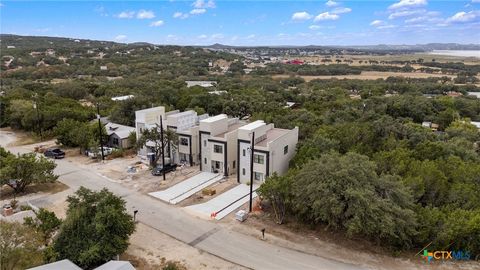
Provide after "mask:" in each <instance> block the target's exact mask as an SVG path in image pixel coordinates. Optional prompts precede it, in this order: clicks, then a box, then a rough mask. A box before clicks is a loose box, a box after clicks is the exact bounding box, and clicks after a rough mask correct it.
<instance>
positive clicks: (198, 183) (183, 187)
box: [148, 172, 223, 204]
mask: <svg viewBox="0 0 480 270" xmlns="http://www.w3.org/2000/svg"><path fill="white" fill-rule="evenodd" d="M222 178H223V176H222V175H220V174H218V173H210V172H201V173H199V174H196V175H194V176H192V177H190V178H188V179H186V180H184V181H182V182H180V183H178V184H176V185H174V186H172V187H169V188H167V189H165V190H162V191H156V192H151V193H148V195H150V196H152V197H155V198H158V199H160V200H162V201H165V202H168V203H171V204H177V203H179V202H181V201H183V200H185V199H186V198H188V197H190V196H192V195H193V194H195V193H197V192H199V191H200V190H202V189H204V188H206V187H208V186H210V185H212V184H213V183H215V182H218V181H220V180H221V179H222Z"/></svg>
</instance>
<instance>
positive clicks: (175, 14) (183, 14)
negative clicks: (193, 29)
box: [173, 12, 189, 19]
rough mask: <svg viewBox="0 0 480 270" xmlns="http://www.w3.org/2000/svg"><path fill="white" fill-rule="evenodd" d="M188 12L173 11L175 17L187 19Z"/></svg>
mask: <svg viewBox="0 0 480 270" xmlns="http://www.w3.org/2000/svg"><path fill="white" fill-rule="evenodd" d="M188 16H189V15H188V13H182V12H175V13H173V18H176V19H186V18H188Z"/></svg>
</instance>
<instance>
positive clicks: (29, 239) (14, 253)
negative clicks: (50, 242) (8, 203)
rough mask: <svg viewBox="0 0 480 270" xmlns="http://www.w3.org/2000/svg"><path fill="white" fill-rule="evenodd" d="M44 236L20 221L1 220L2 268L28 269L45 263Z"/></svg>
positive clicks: (9, 269)
mask: <svg viewBox="0 0 480 270" xmlns="http://www.w3.org/2000/svg"><path fill="white" fill-rule="evenodd" d="M41 248H42V236H41V235H40V234H38V233H37V232H36V231H33V230H32V229H31V228H30V227H27V226H25V225H22V224H20V223H12V222H5V221H0V269H1V270H14V269H26V268H30V267H34V266H37V265H40V264H42V263H43V255H42V250H41Z"/></svg>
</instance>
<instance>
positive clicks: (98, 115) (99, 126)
mask: <svg viewBox="0 0 480 270" xmlns="http://www.w3.org/2000/svg"><path fill="white" fill-rule="evenodd" d="M97 119H98V134H99V135H98V136H99V141H100V148H101V151H102V161H104V160H105V154H104V153H103V138H102V122H101V121H100V106H99V105H98V103H97Z"/></svg>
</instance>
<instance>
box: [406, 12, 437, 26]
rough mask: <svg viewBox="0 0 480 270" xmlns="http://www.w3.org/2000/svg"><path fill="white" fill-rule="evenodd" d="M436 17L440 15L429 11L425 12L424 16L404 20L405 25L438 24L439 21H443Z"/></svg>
mask: <svg viewBox="0 0 480 270" xmlns="http://www.w3.org/2000/svg"><path fill="white" fill-rule="evenodd" d="M438 15H440V13H439V12H436V11H430V12H426V13H425V14H422V16H418V17H413V18H410V19H407V20H405V23H419V22H440V21H443V20H442V19H440V18H438V17H437V16H438Z"/></svg>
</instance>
